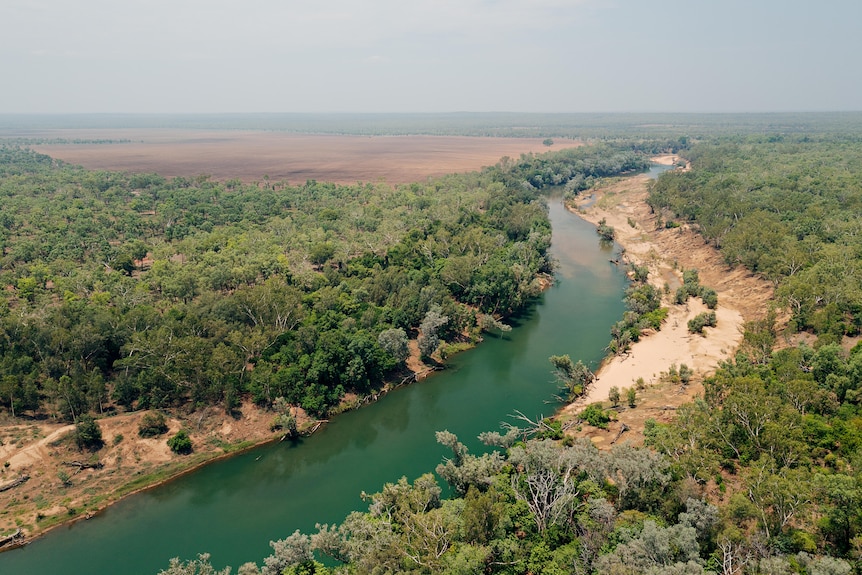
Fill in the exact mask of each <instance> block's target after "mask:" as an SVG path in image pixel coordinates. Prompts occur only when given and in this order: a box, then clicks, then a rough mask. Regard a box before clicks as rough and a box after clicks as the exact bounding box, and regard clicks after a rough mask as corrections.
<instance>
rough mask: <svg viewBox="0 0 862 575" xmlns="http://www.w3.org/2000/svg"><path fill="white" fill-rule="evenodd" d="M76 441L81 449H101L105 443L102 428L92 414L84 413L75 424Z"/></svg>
mask: <svg viewBox="0 0 862 575" xmlns="http://www.w3.org/2000/svg"><path fill="white" fill-rule="evenodd" d="M75 443H76V444H77V445H78V447H79V448H80V449H85V448H86V449H91V450H94V451H95V450H97V449H101V448H102V446H103V445H104V444H105V442H104V440H103V439H102V428H101V427H99V424H98V422H97V421H96V420H95V419H93V416H91V415H82V416H81V417H79V418H78V423H76V424H75Z"/></svg>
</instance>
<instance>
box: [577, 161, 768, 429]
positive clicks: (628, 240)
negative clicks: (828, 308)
mask: <svg viewBox="0 0 862 575" xmlns="http://www.w3.org/2000/svg"><path fill="white" fill-rule="evenodd" d="M657 160H658V161H660V162H662V163H665V164H673V163H674V162H675V161H676V158H675V157H674V156H663V157H661V158H658V159H657ZM648 183H649V179H648V178H647V177H646V176H636V177H632V178H624V179H618V180H615V181H612V182H610V183H609V184H607V185H604V186H602V187H601V188H599V189H597V190H594V193H593V197H587V198H583V199H581V200H580V201H579V202H577V204H576V205H575V206H573V211H575V212H576V213H578V214H579V215H580V216H581V217H583V218H584V219H586V220H588V221H590V222H592V223H597V222H598V221H599V220H601V219H602V218H605V220H606V222H607V223H608V224H609V225H611V226H613V227H614V229H615V230H616V236H617V241H618V243H619V244H620V245H621V246H622V247H623V248H624V250H625V258H626V259H628V260H629V261H632V262H634V263H637V264H638V265H646V266H647V267H648V268H649V271H650V276H649V278H650V280H649V281H650V282H651V283H653V285H655V286H656V287H659V288H662V289H663V288H664V286H665V284H667V286H668V288H669V292H670V293H669V294H668V295H667V296H665V300H664V302H663V305H664V306H666V307H668V308H669V310H670V311H669V314H668V318H667V321H666V322H665V324H664V325H663V326H662V329H661V331H659V332H656V333H650V334H648V335H646V336H645V337H642V338H641V340H640V341H639V342H637V343H635V344H634V345H633V346H632V348H631V351H630V352H629V353H628V354H625V355H621V356H617V357H613V358H610V359H608V360H606V361H605V362H604V363H603V365H602V366H601V368H600V369H599V370H598V372H597V380H596V382H595V383H594V384H593V385H592V386H591V387H590V388H589V389H588V390H587V393H586V395H585V396H584V397H582V398H581V399H580V400H578V401H577V402H575V403H573V404H570V405H568V406H566V407H565V408H564V409H563V410H562V412H561V416H562V417H563V418H564V419H566V418H572V417H574V416H575V415H576V414H577V413H578V412H579V411H580V410H581V409H582V408H583V407H584V406H586V405H588V404H590V403H594V402H599V401H602V402H604V404H605V407H607V406H608V405H609V402H608V391H609V390H610V388H611V387H612V386H616V387H618V388H619V389H621V390H622V389H623V388H628V387H632V386H633V385H635V382H636V381H637V380H638V378H643V379H644V382H645V383H646V385H647V386H648V388H649V386H656V387H654V388H653V390H652V392H646V391H642V392H639V394H640V395H642V396H644V397H649V405H648V406H644V409H642V410H641V411H640V412H639V413H641V414H642V413H645V412H647V411H649V410H650V409H658V410H661V411H662V413H667V412H670V413H672V409H673V408H674V407H676V406H678V405H680V404H681V403H683V402H685V401H688V400H689V399H691V397H693V396H694V395H695V394H697V393H699V392H700V391H701V389H702V387H701V386H700V384H699V382H701V381H702V380H703V378H704V377H705V376H707V375H709V374H711V373H713V372H714V370H715V368H716V366H717V364H718V362H719V361H720V360H723V359H727V358H728V357H730V356H732V354H733V353H734V352H735V350H736V348H737V347H738V345H739V343H740V342H741V340H742V326H743V324H744V323H745V322H748V321H752V320H755V319H760V318H762V317H763V316H764V315H765V313H766V310H767V304H768V302H769V301H770V300H771V299H772V295H773V290H772V285H771V284H770V283H769V282H768V281H766V280H764V279H762V278H760V277H758V276H756V275H754V274H752V273H750V272H748V271H747V270H745V269H741V268H730V267H728V266H727V265H726V264H725V263H724V261H723V260H722V258H721V256H720V254H719V253H718V250H716V249H715V248H713V247H712V246H710V245H708V244H706V243H705V242H704V240H703V238H702V237H701V236H700V235H698V234H697V233H696V232H695V231H694V230H692V229H690V228H689V227H688V226H682V227H679V228H674V229H665V228H658V229H657V225H656V224H657V217H656V216H655V215H654V214H651V213H650V208H649V206H648V205H647V204H646V202H645V200H646V197H647V186H648ZM691 268H696V269H697V270H698V273H699V277H700V283H701V285H705V286H708V287H711V288H713V289H714V290H715V291H716V292H717V293H718V309H717V310H716V315H717V317H718V323H717V326H716V327H714V328H706V329H705V330H704V333H705V335H704V336H701V335H695V334H691V333H689V332H688V327H687V324H688V320H689V319H691V318H693V317H694V316H696V315H697V314H698V313H700V312H702V311H705V310H706V307H705V306H704V305H703V304H702V302H701V301H700V300H699V299H694V298H691V299H689V302H688V304H687V305H674V304H673V303H672V301H671V298H672V297H673V295H674V292H675V291H676V288H677V287H679V286H680V285H682V270H683V269H691ZM683 363H684V364H686V365H688V366H689V367H691V368H692V369H694V371H695V377H694V378H693V382H692V384H691V385H689V386H688V387H687V388H686V389H685V390H679V389H669V388H666V386H665V385H663V383H662V381H661V374H662V372H667V370H668V368H669V367H670V366H671V365H672V364H676V365H677V366H679V365H681V364H683ZM677 387H678V386H677ZM661 390H664V391H661ZM630 411H631V412H632V413H634V412H636V411H637V409H635V410H630ZM635 419H640V422H639V423H637V422H634V420H633V423H632V425H635V426H638V427H639V430H638V429H636V428H634V427H633V428H632V430H631V431H632V433H630V434H629V435H628V436H627V437H629V438H631V437H636V436H638V435H639V434H642V430H643V420H644V419H645V418H643V417H640V416H638V417H635ZM620 421H624V419H623V417H622V413H621V415H620ZM630 427H631V426H630ZM609 433H614V434H615V431H614V428H613V426H612V428H611V430H610V431H603V432H601V433H600V434H599V435H601V436H602V437H604V436H606V435H608V434H609Z"/></svg>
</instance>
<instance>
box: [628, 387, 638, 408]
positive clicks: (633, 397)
mask: <svg viewBox="0 0 862 575" xmlns="http://www.w3.org/2000/svg"><path fill="white" fill-rule="evenodd" d="M637 397H638V395H637V391H635V388H633V387H629V388H628V389H626V401H627V402H628V404H629V407H631V408H634V407H636V406H637Z"/></svg>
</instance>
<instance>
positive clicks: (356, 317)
mask: <svg viewBox="0 0 862 575" xmlns="http://www.w3.org/2000/svg"><path fill="white" fill-rule="evenodd" d="M647 163H648V161H647V160H646V157H645V155H644V154H643V153H641V152H639V151H637V150H634V149H632V148H631V147H630V146H629V147H627V148H622V147H611V146H595V147H584V148H579V149H572V150H566V151H563V152H557V153H552V154H549V155H543V156H524V157H522V158H520V159H519V160H511V159H504V160H503V161H501V162H500V163H498V164H497V165H496V166H493V167H490V168H488V169H485V170H484V171H481V172H476V173H471V174H463V175H453V176H449V177H444V178H440V179H436V180H431V181H428V182H424V183H416V184H410V185H403V186H397V187H392V186H389V185H387V184H356V185H352V186H342V185H335V184H328V183H321V182H316V181H308V182H306V183H305V184H304V185H300V186H290V185H287V184H284V183H281V182H271V181H269V180H268V179H267V178H263V179H262V180H261V181H259V182H256V183H252V184H244V183H242V182H239V181H236V180H232V181H226V182H216V181H212V180H210V179H209V178H208V177H206V176H201V177H197V178H184V177H176V178H172V179H170V180H169V179H166V178H163V177H160V176H158V175H156V174H124V173H114V172H94V171H87V170H84V169H82V168H78V167H75V166H70V165H65V164H63V163H61V162H58V161H56V160H53V159H52V158H50V157H48V156H45V155H41V154H38V153H35V152H32V151H30V150H28V149H26V148H21V147H16V146H4V147H0V201H2V203H3V206H4V209H3V212H2V215H0V247H2V258H0V284H2V285H3V286H4V288H5V289H4V291H3V294H2V297H0V407H2V409H4V410H7V411H8V412H9V413H10V414H12V415H13V416H20V415H24V414H27V415H28V416H32V415H42V416H44V415H47V416H50V417H54V418H58V419H63V420H67V421H77V420H78V419H79V418H80V417H81V416H82V415H86V414H93V415H105V414H110V413H116V412H118V411H123V410H132V409H168V408H177V409H184V410H187V411H190V410H195V409H197V408H199V407H201V406H206V405H221V406H223V408H224V409H225V410H226V411H227V412H230V411H231V410H233V409H235V408H236V407H237V406H238V405H239V403H240V401H241V400H242V399H243V398H245V397H249V398H251V399H253V400H254V401H255V402H257V403H258V404H260V405H262V406H269V405H271V404H272V403H273V402H274V401H275V400H276V399H277V398H283V401H286V402H288V403H289V404H292V405H296V406H300V407H302V408H303V409H304V410H305V411H306V412H308V413H309V414H311V415H312V416H315V417H322V416H325V415H326V414H327V413H329V412H330V411H331V410H332V409H334V408H336V407H338V406H339V404H340V402H341V400H342V399H343V398H344V396H345V394H346V393H353V394H356V395H357V396H360V397H362V396H364V395H367V394H369V393H371V392H372V391H374V390H377V389H379V388H380V387H381V386H382V385H383V384H384V382H385V381H386V379H387V378H392V377H399V378H400V375H398V374H399V373H400V372H401V371H403V368H404V361H405V359H406V358H407V356H408V353H409V347H408V342H409V340H411V339H416V340H417V342H418V348H419V352H420V353H421V355H422V356H423V357H425V358H426V359H427V360H428V361H429V362H431V363H434V362H435V361H438V360H440V359H443V358H445V356H446V355H447V354H448V353H449V352H450V351H451V350H452V349H460V348H462V347H463V346H464V345H470V344H472V343H474V342H475V341H477V340H478V338H479V337H480V335H479V332H480V331H481V329H482V328H483V327H486V328H491V329H493V328H495V327H496V326H501V325H503V326H504V325H505V324H502V323H501V322H500V320H501V319H504V318H505V317H506V316H508V315H510V314H512V313H514V312H517V311H518V310H520V309H522V308H523V306H525V305H526V304H527V303H528V302H529V301H531V299H532V298H533V297H535V296H536V295H538V293H539V291H540V283H539V280H538V278H539V275H540V274H550V273H551V272H552V271H553V263H552V262H551V261H550V260H549V258H548V256H547V248H548V246H549V243H550V226H549V223H548V220H547V215H546V211H545V210H546V209H545V205H544V202H543V200H542V197H541V193H542V190H543V189H544V188H547V187H549V186H568V188H569V189H570V190H576V189H582V188H585V187H587V186H589V185H590V183H591V182H592V181H594V180H595V179H596V178H601V177H606V176H611V175H616V174H620V173H624V172H630V171H635V170H641V169H643V168H645V167H646V165H647ZM432 356H433V358H434V359H431V358H432ZM402 375H403V374H402Z"/></svg>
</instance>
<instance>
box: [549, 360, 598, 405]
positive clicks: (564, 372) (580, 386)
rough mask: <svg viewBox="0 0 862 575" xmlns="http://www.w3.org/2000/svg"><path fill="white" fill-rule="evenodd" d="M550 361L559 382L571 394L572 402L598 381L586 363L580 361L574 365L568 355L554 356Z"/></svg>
mask: <svg viewBox="0 0 862 575" xmlns="http://www.w3.org/2000/svg"><path fill="white" fill-rule="evenodd" d="M548 360H549V361H550V362H551V365H553V366H554V374H555V377H556V378H557V381H559V382H560V383H561V384H562V386H563V387H564V388H565V389H566V390H567V391H568V392H569V393H568V395H569V400H570V401H571V400H573V399H575V398H576V397H578V396H580V395H581V394H583V393H584V390H586V388H587V386H588V385H589V384H590V383H592V382H593V380H595V379H596V376H595V375H594V374H593V372H592V371H590V369H589V368H588V367H587V366H586V365H584V362H582V361H581V360H578V362H577V363H574V362H573V361H572V358H570V357H569V356H568V354H566V355H552V356H551V357H549V358H548Z"/></svg>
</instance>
